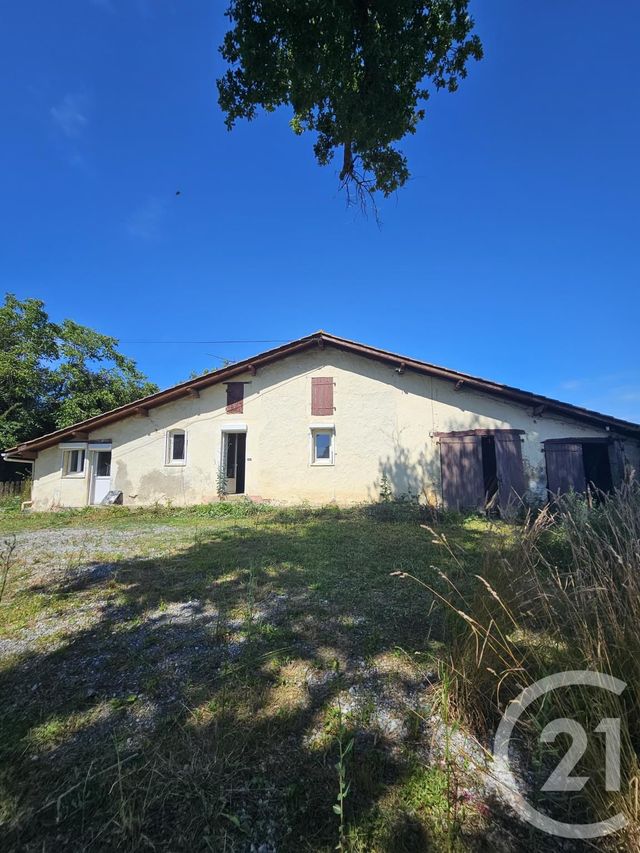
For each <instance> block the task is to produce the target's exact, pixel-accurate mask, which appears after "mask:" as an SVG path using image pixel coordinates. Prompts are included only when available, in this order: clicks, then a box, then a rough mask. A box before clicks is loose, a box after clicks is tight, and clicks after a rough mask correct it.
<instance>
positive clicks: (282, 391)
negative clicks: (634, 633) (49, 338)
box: [4, 331, 640, 510]
mask: <svg viewBox="0 0 640 853" xmlns="http://www.w3.org/2000/svg"><path fill="white" fill-rule="evenodd" d="M4 456H5V458H6V459H8V460H20V461H25V460H29V461H31V462H32V463H33V495H32V497H33V507H34V508H35V509H39V510H44V509H53V508H55V507H80V506H85V505H87V504H99V503H101V502H102V501H103V500H104V499H105V496H106V495H107V494H108V493H109V492H113V491H116V492H119V493H121V500H122V502H123V503H124V504H125V505H129V506H137V505H144V504H151V503H154V502H156V501H162V502H170V503H172V504H174V505H185V504H196V503H204V502H209V501H213V500H217V498H218V493H219V484H220V483H223V484H224V488H225V491H226V493H227V494H228V495H247V496H249V497H251V498H255V499H257V498H261V499H266V500H272V501H276V502H283V503H296V502H300V501H309V502H311V503H316V504H319V503H326V502H330V501H336V502H339V503H342V504H346V503H350V502H360V501H370V500H375V499H377V498H378V495H379V491H380V486H381V482H382V480H383V478H386V480H385V482H387V483H388V484H389V486H390V487H391V489H392V490H393V491H394V492H395V493H396V494H402V493H405V494H406V493H409V492H410V493H413V494H415V495H418V496H420V498H421V499H423V500H425V501H430V502H433V503H437V504H438V505H444V506H447V507H454V508H474V507H478V508H480V507H483V506H484V505H485V504H486V501H487V499H491V500H493V501H494V503H497V504H499V506H500V507H501V508H502V509H503V510H504V509H505V508H506V507H507V506H508V505H509V504H510V503H512V502H514V501H516V500H518V499H519V496H526V495H529V496H535V497H537V498H543V499H544V498H546V496H547V490H549V491H550V492H552V493H557V492H566V491H568V490H570V489H574V490H576V491H585V489H586V488H587V484H589V483H593V484H594V485H595V486H597V487H598V488H601V489H610V488H611V487H612V486H613V485H615V484H616V483H618V482H620V481H621V480H622V478H623V477H624V476H625V473H627V474H628V473H629V472H630V471H631V470H632V469H635V468H637V465H638V461H639V457H640V426H639V425H638V424H634V423H629V422H627V421H623V420H619V419H617V418H613V417H608V416H606V415H602V414H599V413H597V412H593V411H590V410H588V409H583V408H580V407H578V406H572V405H569V404H568V403H562V402H560V401H558V400H552V399H549V398H547V397H542V396H540V395H538V394H532V393H529V392H526V391H522V390H520V389H518V388H512V387H509V386H506V385H500V384H498V383H496V382H490V381H487V380H484V379H479V378H477V377H475V376H470V375H467V374H465V373H458V372H456V371H453V370H447V369H445V368H442V367H437V366H436V365H433V364H428V363H425V362H422V361H417V360H416V359H412V358H408V357H406V356H401V355H397V354H395V353H391V352H387V351H385V350H380V349H376V348H374V347H370V346H365V345H364V344H359V343H355V342H353V341H350V340H346V339H344V338H339V337H336V336H334V335H330V334H328V333H326V332H323V331H320V332H316V333H315V334H312V335H309V336H307V337H304V338H301V339H300V340H296V341H293V342H292V343H288V344H286V345H284V346H280V347H277V348H276V349H271V350H268V351H267V352H263V353H261V354H260V355H257V356H254V357H253V358H249V359H245V360H244V361H240V362H238V363H236V364H232V365H230V366H228V367H224V368H222V369H221V370H217V371H214V372H213V373H209V374H206V375H204V376H202V377H198V378H197V379H190V380H189V381H187V382H183V383H181V384H180V385H176V386H174V387H173V388H169V389H167V390H166V391H161V392H159V393H156V394H152V395H151V396H149V397H145V398H144V399H141V400H138V401H136V402H134V403H130V404H128V405H126V406H122V407H120V408H118V409H114V410H113V411H110V412H106V413H105V414H102V415H97V416H96V417H92V418H89V419H88V420H86V421H83V422H82V423H78V424H75V425H73V426H70V427H67V428H65V429H61V430H58V431H57V432H53V433H50V434H49V435H44V436H42V437H41V438H36V439H34V440H32V441H28V442H25V443H24V444H21V445H19V446H17V447H14V448H11V449H10V450H8V451H6V453H5V454H4Z"/></svg>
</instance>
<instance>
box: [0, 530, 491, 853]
mask: <svg viewBox="0 0 640 853" xmlns="http://www.w3.org/2000/svg"><path fill="white" fill-rule="evenodd" d="M283 520H284V522H285V523H282V522H283ZM460 535H461V537H462V540H463V541H462V544H464V546H465V547H467V548H471V547H472V543H473V542H474V541H475V540H477V539H478V538H479V537H480V536H481V535H482V533H481V531H480V530H466V531H462V528H461V529H460ZM442 559H443V556H442V554H441V553H440V552H438V551H437V550H436V549H435V547H434V546H433V544H430V542H429V537H428V536H425V534H424V531H421V530H420V529H419V528H418V527H417V526H416V525H414V524H412V525H408V524H374V523H372V522H371V521H362V520H360V521H358V520H354V519H353V518H349V517H346V518H342V519H341V518H337V519H335V518H334V519H329V520H322V519H317V518H316V519H315V520H312V521H310V520H309V519H306V520H305V519H296V518H295V517H292V516H286V517H285V518H284V519H280V523H276V522H274V520H273V519H270V520H265V521H264V522H262V523H261V522H260V521H258V522H257V523H255V522H254V523H251V524H248V523H247V524H242V523H240V524H237V525H234V526H232V527H226V528H220V529H212V528H207V529H201V530H200V531H198V530H196V531H195V532H194V536H193V542H191V543H190V544H187V545H185V546H184V548H183V549H182V550H180V551H179V552H178V553H177V554H174V555H172V556H166V557H158V558H155V557H154V558H150V559H137V560H128V561H122V562H114V563H108V564H105V563H93V564H88V565H86V566H82V567H79V568H78V570H77V571H76V572H75V573H74V575H73V576H72V577H69V578H67V579H65V580H64V581H63V582H62V583H61V584H57V585H56V586H55V587H54V588H49V589H47V588H45V587H42V586H41V587H40V588H39V590H38V591H39V592H41V593H43V592H44V593H47V592H48V593H52V594H55V596H56V597H57V598H59V597H60V596H63V597H64V596H66V597H73V601H74V603H75V602H77V606H78V609H79V611H82V612H83V613H86V612H87V610H90V611H91V613H92V618H93V621H92V622H91V623H90V624H89V625H88V626H87V625H86V624H85V625H84V627H78V628H77V629H76V630H73V628H71V629H70V631H69V632H68V633H66V634H65V635H64V636H63V638H62V640H61V642H60V644H59V645H58V646H57V647H56V648H53V649H51V650H47V649H46V648H44V649H42V650H38V651H33V652H31V653H29V654H26V655H23V656H21V657H17V658H15V659H14V660H13V661H11V662H10V664H9V665H6V666H5V667H4V669H3V670H2V671H1V672H0V696H2V697H3V698H2V700H0V714H1V719H0V722H1V725H2V731H3V734H2V741H1V743H0V765H1V767H2V771H1V779H2V788H3V794H2V800H3V810H4V815H3V820H4V824H3V825H2V826H3V828H0V837H2V836H4V843H3V849H16V850H17V849H38V850H41V849H56V850H62V849H73V850H76V849H78V850H80V849H83V850H84V849H91V850H100V849H114V848H115V847H119V848H122V849H131V850H134V849H135V850H138V849H156V850H178V849H186V848H189V849H193V850H200V849H202V850H223V849H225V850H227V851H233V850H248V849H251V845H252V844H253V845H255V848H254V849H256V850H259V851H261V853H268V851H271V850H275V849H276V848H277V849H278V850H296V851H298V850H305V849H306V850H331V849H333V848H334V847H335V844H336V841H337V837H338V825H337V817H336V815H335V814H334V811H333V805H334V803H335V801H336V796H337V791H338V783H337V771H336V768H335V762H336V758H337V738H338V736H339V733H340V730H341V723H342V726H343V728H344V731H343V736H344V737H345V738H350V737H354V738H355V747H354V750H353V757H352V759H351V760H350V765H349V767H348V777H349V778H351V779H352V780H353V785H352V791H351V792H350V794H349V797H348V800H347V820H348V823H349V826H350V827H351V830H352V831H353V833H354V838H356V842H354V844H355V845H356V847H355V849H362V850H375V849H379V850H397V851H402V850H405V851H414V850H415V851H418V850H425V849H428V848H429V847H430V846H432V845H433V846H434V847H436V848H437V846H438V835H437V832H435V830H434V832H435V835H434V834H432V832H431V829H430V828H429V818H428V816H427V817H426V818H425V817H424V816H423V817H422V818H421V819H418V818H417V817H416V816H415V815H413V816H412V815H411V814H410V813H409V811H408V810H407V809H405V808H404V807H403V804H402V801H401V796H400V795H394V794H393V792H394V791H396V792H397V791H398V790H400V789H401V786H402V782H403V779H405V778H406V777H407V775H408V774H409V773H411V772H412V771H413V770H414V769H415V762H416V760H417V759H416V756H417V755H421V756H424V755H425V744H424V743H423V741H424V740H425V738H426V734H425V731H424V728H423V726H422V725H421V724H420V722H419V721H418V724H417V725H413V726H406V725H404V724H403V723H402V721H400V722H398V721H397V720H396V719H395V718H393V719H392V720H391V722H392V723H393V726H395V727H396V728H393V726H391V727H390V728H387V730H385V729H384V728H383V729H382V730H381V731H380V730H375V727H374V729H372V728H371V727H370V726H368V725H367V719H366V718H367V714H369V716H370V715H372V714H375V713H377V712H378V710H379V709H378V708H377V707H374V708H369V709H367V708H364V709H363V708H362V707H360V706H357V704H356V703H355V702H353V701H351V699H350V696H351V694H352V693H353V691H354V690H357V688H358V685H362V684H366V683H367V681H370V680H371V678H372V677H374V676H372V674H371V673H372V672H375V671H376V670H375V667H376V662H379V661H381V660H383V659H386V660H387V661H388V660H389V659H391V661H392V666H391V668H392V669H393V661H394V660H395V661H397V667H396V669H397V671H396V672H395V673H393V677H394V688H393V689H394V690H395V691H400V692H401V693H403V694H404V695H405V696H418V695H421V694H422V693H425V695H426V692H428V684H429V677H430V676H429V675H428V674H427V673H426V669H427V663H428V658H429V655H430V654H431V652H432V650H433V647H434V645H437V644H438V643H439V642H440V641H441V640H442V625H441V623H440V622H439V618H438V616H437V613H435V612H432V613H431V615H430V616H429V615H428V614H429V607H430V604H431V601H430V599H429V597H428V595H425V594H422V593H421V592H420V593H416V590H415V588H409V587H408V586H407V585H406V584H403V583H402V582H399V581H398V580H397V579H394V578H390V577H389V574H390V572H392V571H396V570H403V571H411V572H412V573H413V574H416V575H417V576H421V575H424V576H426V575H427V574H428V573H429V572H430V571H431V570H430V568H429V567H430V565H431V563H433V562H434V561H439V562H440V565H442ZM403 650H406V651H403ZM416 651H418V652H422V653H424V655H426V658H421V659H420V664H419V665H416V664H415V662H414V661H415V656H414V652H416ZM412 657H413V658H414V660H413V661H411V662H410V663H409V664H407V665H405V662H406V661H407V660H410V659H411V658H412ZM424 661H426V663H425V662H424ZM348 688H350V689H348ZM341 709H342V710H341ZM412 719H413V720H414V723H415V719H416V718H415V715H414V717H412ZM403 726H404V727H403ZM397 730H400V731H401V736H398V737H396V731H397ZM394 796H396V799H397V802H395V804H393V802H392V801H393V797H394ZM398 797H399V799H398ZM389 802H392V805H391V806H389ZM358 838H359V839H362V841H361V842H360V841H357V839H358ZM358 844H360V846H359V847H358V846H357V845H358Z"/></svg>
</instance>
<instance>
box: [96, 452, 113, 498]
mask: <svg viewBox="0 0 640 853" xmlns="http://www.w3.org/2000/svg"><path fill="white" fill-rule="evenodd" d="M110 491H111V451H110V450H96V451H94V455H93V484H92V487H91V503H92V504H99V503H102V500H103V498H105V497H106V496H107V494H108V493H109V492H110Z"/></svg>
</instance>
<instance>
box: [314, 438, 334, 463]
mask: <svg viewBox="0 0 640 853" xmlns="http://www.w3.org/2000/svg"><path fill="white" fill-rule="evenodd" d="M313 462H314V463H316V464H319V465H320V464H323V465H331V464H332V463H333V432H332V431H329V430H315V431H314V433H313Z"/></svg>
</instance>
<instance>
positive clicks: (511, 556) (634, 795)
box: [430, 482, 640, 850]
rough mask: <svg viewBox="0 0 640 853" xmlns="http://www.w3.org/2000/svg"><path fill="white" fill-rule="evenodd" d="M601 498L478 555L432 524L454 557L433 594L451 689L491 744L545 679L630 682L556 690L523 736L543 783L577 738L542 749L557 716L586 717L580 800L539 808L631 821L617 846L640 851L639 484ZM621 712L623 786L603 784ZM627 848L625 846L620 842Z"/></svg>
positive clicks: (528, 526) (573, 499)
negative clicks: (561, 675) (609, 727)
mask: <svg viewBox="0 0 640 853" xmlns="http://www.w3.org/2000/svg"><path fill="white" fill-rule="evenodd" d="M597 497H598V500H597V501H596V502H595V504H594V503H593V502H592V501H587V500H586V499H584V498H582V497H579V496H568V497H566V498H563V499H561V500H560V501H559V502H558V503H557V504H556V505H555V506H554V507H549V508H546V509H545V510H543V511H542V512H540V513H539V514H537V515H535V516H533V515H531V516H529V517H528V518H527V519H526V521H525V523H524V525H522V526H521V527H513V528H511V529H510V531H509V532H508V533H507V534H505V533H504V532H502V533H499V532H498V531H497V530H496V531H495V532H494V535H491V534H490V535H489V536H488V537H487V541H486V543H485V545H484V546H483V547H482V549H481V554H480V558H479V562H477V563H476V564H475V565H473V566H470V565H469V562H468V560H467V559H466V558H465V557H464V556H462V555H461V554H459V553H457V552H455V551H454V549H453V548H451V547H450V545H449V543H448V542H447V540H446V538H445V537H444V536H442V535H441V534H438V533H436V532H435V531H434V530H431V531H430V532H431V533H432V535H433V536H434V541H436V542H438V543H439V544H440V545H441V546H442V547H443V548H445V549H447V551H448V552H449V557H450V558H453V559H454V560H455V562H456V564H457V569H456V571H454V572H449V573H448V574H447V575H444V574H443V573H437V580H436V581H435V582H434V584H433V587H432V592H433V593H434V594H435V596H436V597H437V598H438V599H439V600H440V601H441V602H442V603H444V604H446V607H445V612H446V614H447V617H446V621H447V632H448V641H449V642H448V645H449V649H450V661H449V666H450V685H449V690H450V695H451V697H452V702H453V703H454V706H455V710H456V712H457V713H458V714H459V715H460V716H461V717H462V718H464V719H465V720H466V722H467V723H468V724H469V725H471V726H472V727H473V728H474V729H475V731H476V732H477V733H479V734H480V735H484V736H485V737H486V738H487V739H488V738H489V737H490V736H491V734H492V733H493V732H494V731H495V727H496V725H497V722H498V720H499V717H500V715H501V713H502V712H503V710H504V708H505V706H506V704H507V703H508V701H509V700H510V699H512V698H513V697H515V696H516V695H517V694H518V693H519V692H520V691H521V690H522V689H523V688H524V687H527V686H529V685H530V684H532V683H533V682H535V681H537V680H538V679H540V678H542V677H544V676H546V675H551V674H553V673H557V672H562V671H566V670H590V671H596V672H600V673H606V674H609V675H613V676H615V677H617V678H620V679H622V680H623V681H625V682H626V683H627V687H626V689H625V690H624V692H623V693H622V695H621V696H615V695H613V694H611V693H609V692H607V691H605V690H603V689H598V688H592V687H584V688H580V687H578V688H576V687H572V688H566V689H561V690H556V691H554V693H553V694H550V695H549V696H547V697H546V699H545V700H544V702H543V701H540V702H539V703H538V704H537V706H535V707H533V710H532V713H531V714H530V715H529V716H528V717H527V720H526V728H525V729H524V730H523V731H522V732H521V735H520V736H521V743H522V744H523V749H524V752H525V753H526V755H527V761H528V763H529V766H530V767H533V769H534V776H535V771H536V770H537V772H538V775H539V777H540V779H544V778H546V777H547V776H548V773H549V770H550V769H551V768H552V767H553V766H554V765H555V764H556V763H557V761H559V760H560V758H561V757H562V756H563V754H564V753H565V751H566V750H567V748H568V747H569V745H570V741H569V740H568V739H567V740H562V739H560V742H559V743H557V744H556V745H555V752H554V751H553V750H552V751H551V752H549V750H548V748H547V751H546V752H544V751H543V750H541V748H540V745H539V735H540V733H541V731H542V729H543V728H544V726H545V725H546V724H547V723H548V722H549V721H550V720H552V719H554V718H557V717H567V718H570V719H572V720H578V721H579V722H580V723H581V724H582V725H583V727H584V729H585V731H586V732H587V733H588V735H589V745H588V748H587V751H586V752H585V753H584V755H583V756H582V758H581V760H580V761H579V763H578V764H577V765H576V768H575V770H574V773H575V774H576V775H584V776H588V777H590V781H589V782H588V783H587V785H586V786H585V788H584V790H583V791H582V792H580V793H579V794H576V795H574V796H571V797H567V795H564V796H559V795H558V796H556V797H555V799H554V797H553V796H551V795H541V797H540V800H539V803H540V804H541V805H542V806H543V807H544V808H546V809H547V811H549V812H550V813H553V811H554V809H555V810H556V812H557V814H558V816H561V815H562V817H561V819H567V816H566V812H567V810H569V812H570V813H571V815H572V816H573V818H574V819H575V820H578V821H583V822H584V821H585V820H587V819H590V820H601V819H604V818H606V817H610V816H613V815H614V814H617V813H618V812H622V813H623V814H624V815H625V817H626V818H627V821H628V831H627V833H626V836H625V838H624V839H620V838H619V837H618V838H616V840H615V844H616V845H617V846H618V849H629V850H638V849H640V815H639V801H638V800H639V797H638V776H639V773H638V755H639V753H640V485H638V483H636V482H631V483H628V484H625V485H623V486H622V487H621V488H620V489H618V490H617V491H616V492H615V493H614V494H612V495H609V496H606V497H605V496H597ZM618 717H619V718H620V719H621V766H622V774H621V775H622V787H621V790H620V791H619V792H617V791H609V792H608V791H606V789H605V784H604V780H605V746H606V742H605V738H604V737H603V736H601V735H600V736H599V735H597V734H593V732H594V730H595V728H596V727H597V725H598V723H599V722H600V720H602V719H603V718H618ZM620 845H622V848H621V847H620Z"/></svg>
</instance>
